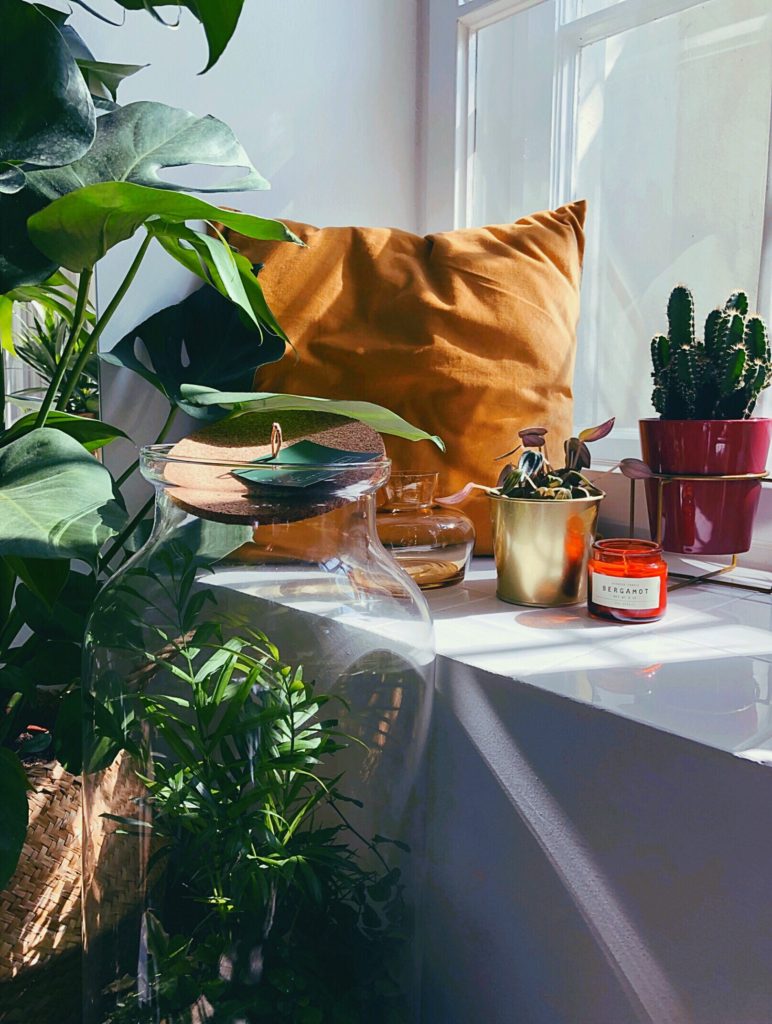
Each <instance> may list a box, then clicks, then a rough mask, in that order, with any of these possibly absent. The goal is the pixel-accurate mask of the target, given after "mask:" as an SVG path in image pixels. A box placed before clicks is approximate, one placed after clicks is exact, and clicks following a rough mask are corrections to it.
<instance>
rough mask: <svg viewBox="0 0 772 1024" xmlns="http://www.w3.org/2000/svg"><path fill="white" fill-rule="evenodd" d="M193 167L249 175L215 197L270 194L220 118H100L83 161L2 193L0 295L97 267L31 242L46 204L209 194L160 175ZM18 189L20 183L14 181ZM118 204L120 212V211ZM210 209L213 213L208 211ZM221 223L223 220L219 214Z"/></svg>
mask: <svg viewBox="0 0 772 1024" xmlns="http://www.w3.org/2000/svg"><path fill="white" fill-rule="evenodd" d="M2 2H3V0H0V3H2ZM190 164H205V165H207V166H217V167H239V168H246V170H247V173H246V174H245V175H241V176H240V177H239V178H238V179H236V180H231V181H230V182H226V183H218V184H217V185H216V186H212V189H214V190H216V191H218V192H222V191H232V190H235V189H237V190H239V191H242V190H245V189H262V188H267V187H268V183H267V182H266V181H265V179H264V178H262V177H261V176H260V174H258V172H257V171H256V170H255V168H254V167H253V166H252V164H251V162H250V160H249V157H248V156H247V154H246V152H245V151H244V149H243V148H242V147H241V145H240V144H239V143H238V141H237V140H236V137H235V136H234V134H233V132H232V131H231V130H230V128H228V126H227V125H225V124H223V122H222V121H218V120H217V118H215V117H196V116H195V115H194V114H191V113H189V112H188V111H186V110H177V109H176V108H174V107H168V106H166V105H165V104H163V103H150V102H142V103H131V104H129V105H128V106H126V107H120V108H118V109H116V110H115V111H113V112H112V113H108V114H103V115H102V117H100V118H99V122H98V126H97V134H96V139H95V141H94V145H93V146H92V147H91V149H90V150H89V152H88V153H87V154H86V155H85V156H84V157H83V159H81V160H76V161H75V162H73V163H72V164H70V165H69V166H66V167H58V168H54V169H50V170H33V171H29V172H27V173H26V174H25V183H24V184H25V187H24V188H22V189H18V190H16V191H15V192H14V193H13V194H7V193H6V194H3V192H2V190H1V189H0V292H7V291H10V290H11V289H12V288H16V287H18V286H19V285H26V284H39V283H40V282H41V281H44V280H45V279H46V278H47V277H50V275H51V274H52V273H53V271H54V270H55V269H56V268H57V267H58V266H69V267H70V269H76V270H81V269H83V267H84V266H93V263H88V262H86V263H82V264H80V265H78V266H71V265H70V264H68V263H66V261H65V260H59V259H58V257H51V256H50V254H46V253H45V251H44V252H41V251H40V247H38V243H36V242H35V240H34V239H31V238H30V236H29V235H28V232H27V222H28V219H29V218H30V217H31V216H33V215H34V214H36V213H38V212H40V211H42V210H44V209H46V207H47V206H48V205H49V203H51V202H52V201H55V200H59V199H61V198H62V197H65V196H67V195H68V193H72V192H73V191H74V190H81V189H82V188H83V186H92V187H94V186H96V185H98V184H101V183H104V184H105V185H116V186H117V188H118V189H120V187H121V186H126V187H128V183H129V182H130V183H131V184H132V185H135V186H137V187H139V186H149V187H150V186H152V187H154V188H156V189H157V190H159V191H160V190H164V191H166V190H168V192H169V193H170V194H171V193H175V192H186V191H194V190H195V191H207V189H206V188H203V189H198V188H195V187H194V186H192V185H183V184H181V183H174V182H171V181H167V180H166V179H165V178H162V177H161V175H160V172H161V171H162V170H163V169H164V168H167V167H181V166H183V165H190ZM12 171H13V168H8V177H7V182H8V184H9V186H10V187H11V188H14V187H15V184H14V182H15V178H14V174H13V173H12ZM15 183H16V184H18V182H17V181H16V182H15ZM104 195H106V193H105V194H103V197H104ZM127 195H128V193H127V192H124V196H123V198H124V199H126V196H127ZM105 201H107V200H106V199H105ZM126 201H128V199H126ZM80 202H84V207H83V211H82V210H81V208H80V207H79V205H78V204H79V203H80ZM121 203H122V200H121V199H116V195H115V193H113V194H111V196H110V200H109V204H110V209H109V210H105V211H104V213H105V217H106V218H107V219H115V220H118V219H122V215H123V214H124V213H125V212H126V210H125V208H121ZM116 204H117V206H118V207H119V209H118V210H116V209H115V207H116ZM212 209H213V208H212V207H209V208H208V211H211V210H212ZM68 210H69V211H70V212H71V213H72V214H73V218H74V220H77V217H78V215H79V214H80V213H81V212H85V200H78V201H76V203H75V204H74V205H73V206H72V207H68ZM135 212H136V211H135ZM155 212H158V211H148V214H147V215H148V216H153V215H154V213H155ZM187 216H190V217H200V218H205V219H206V218H209V217H210V216H211V212H201V211H199V212H198V213H191V214H188V215H187ZM216 218H217V219H218V220H220V221H224V220H225V217H224V216H223V215H221V214H220V213H219V212H218V213H217V214H216ZM180 219H184V218H177V220H178V221H179V220H180ZM74 220H73V221H71V224H70V227H71V229H75V228H77V227H78V225H77V224H75V223H74ZM141 222H142V220H140V221H138V222H136V223H135V224H134V226H133V227H132V229H131V230H130V231H129V233H128V234H126V235H123V236H122V237H128V236H129V234H131V233H132V232H133V231H135V230H136V228H137V227H138V226H139V223H141ZM83 231H84V234H85V235H87V236H88V235H89V232H90V225H89V224H86V225H85V226H84V228H83ZM116 240H118V241H119V240H120V239H116ZM111 244H115V243H114V242H112V243H111ZM106 248H109V246H106ZM106 248H105V249H103V250H101V251H99V253H98V255H96V256H94V257H93V260H94V262H96V260H97V259H99V258H100V256H101V255H103V254H104V251H106ZM76 262H77V261H76Z"/></svg>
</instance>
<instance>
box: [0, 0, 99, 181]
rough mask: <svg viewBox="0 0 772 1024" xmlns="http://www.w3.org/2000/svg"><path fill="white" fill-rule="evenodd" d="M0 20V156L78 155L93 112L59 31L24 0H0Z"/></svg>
mask: <svg viewBox="0 0 772 1024" xmlns="http://www.w3.org/2000/svg"><path fill="white" fill-rule="evenodd" d="M0 25H2V32H1V33H0V95H2V97H3V116H2V118H0V160H3V161H14V162H19V163H24V164H25V165H26V164H30V165H33V166H38V167H55V166H58V165H61V164H66V163H69V162H70V161H72V160H77V159H78V158H79V157H81V156H82V155H83V154H84V153H85V152H86V150H87V149H88V148H89V146H90V145H91V143H92V142H93V139H94V133H95V131H96V112H95V110H94V104H93V103H92V101H91V97H90V95H89V91H88V86H87V85H86V82H85V81H84V79H83V75H82V74H81V73H80V70H79V69H78V65H77V64H76V63H75V60H74V59H73V56H72V54H71V53H70V50H69V48H68V46H67V44H66V42H65V41H64V39H63V38H62V36H61V33H60V32H59V30H58V28H57V27H56V25H55V24H54V23H53V21H52V20H51V19H49V18H48V17H46V15H45V14H44V13H43V12H42V10H40V9H38V8H37V7H35V6H34V5H33V4H29V3H25V2H24V0H0Z"/></svg>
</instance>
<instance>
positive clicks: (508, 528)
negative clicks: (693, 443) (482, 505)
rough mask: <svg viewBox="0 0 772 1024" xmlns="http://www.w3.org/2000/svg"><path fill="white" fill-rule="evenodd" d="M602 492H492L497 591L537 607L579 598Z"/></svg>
mask: <svg viewBox="0 0 772 1024" xmlns="http://www.w3.org/2000/svg"><path fill="white" fill-rule="evenodd" d="M604 497H605V495H603V494H599V495H597V496H596V497H593V498H571V499H569V500H566V501H539V500H538V499H535V498H499V497H494V496H493V495H491V496H490V502H491V520H492V522H493V553H494V556H495V558H496V575H497V586H496V594H497V596H498V597H499V598H501V600H502V601H509V602H510V603H511V604H528V605H535V606H536V607H539V608H552V607H555V606H558V605H564V604H578V603H579V602H580V601H583V600H584V598H585V592H586V588H587V560H588V558H589V555H590V549H591V547H592V543H593V540H594V539H595V527H596V524H597V522H598V506H599V505H600V503H601V500H602V499H603V498H604Z"/></svg>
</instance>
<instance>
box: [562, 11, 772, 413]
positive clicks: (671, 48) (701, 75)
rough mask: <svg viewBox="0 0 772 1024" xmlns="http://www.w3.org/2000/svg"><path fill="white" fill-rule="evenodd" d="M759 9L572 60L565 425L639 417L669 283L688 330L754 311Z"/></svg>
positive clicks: (760, 146)
mask: <svg viewBox="0 0 772 1024" xmlns="http://www.w3.org/2000/svg"><path fill="white" fill-rule="evenodd" d="M771 40H772V12H771V11H770V2H769V0H711V2H709V3H703V4H699V5H698V6H696V7H694V8H691V9H690V10H688V11H685V12H682V13H680V14H674V15H671V16H669V17H666V18H661V19H659V20H657V21H653V22H651V23H649V24H647V25H642V26H640V27H638V28H634V29H631V30H629V31H627V32H624V33H621V34H619V35H616V36H613V37H611V38H609V39H605V40H602V41H600V42H597V43H593V44H591V45H587V46H586V47H584V49H583V50H582V51H581V63H580V72H579V92H578V106H577V115H576V125H575V140H576V144H575V154H574V192H575V195H576V196H585V197H586V198H587V199H588V200H589V219H588V225H587V250H586V256H585V273H584V285H583V296H582V322H581V328H580V342H579V358H578V365H577V373H576V384H575V391H576V399H577V401H576V420H577V422H578V423H590V422H594V421H595V420H597V419H600V418H604V417H605V416H607V415H609V414H611V413H616V415H617V417H618V423H619V426H620V427H621V428H622V429H624V428H628V429H629V430H631V431H633V432H635V428H636V424H637V420H638V418H639V417H641V416H648V415H652V409H651V406H650V401H649V397H650V388H649V386H648V374H649V340H650V338H651V336H652V334H654V333H655V331H658V330H660V329H662V328H663V327H665V326H666V322H665V304H666V301H667V297H668V294H669V292H670V289H671V288H672V287H673V285H674V284H676V283H678V282H684V283H686V284H688V285H689V286H690V287H691V288H692V289H693V291H694V293H695V298H696V303H697V321H698V328H700V327H701V322H704V318H705V316H706V315H707V313H708V311H709V310H710V309H711V308H712V306H715V305H716V304H717V303H718V302H719V301H721V302H723V300H724V299H725V298H726V297H727V296H728V295H729V294H730V292H731V291H732V290H733V289H735V288H737V287H738V286H742V287H744V288H746V289H747V290H748V292H749V295H750V299H751V303H755V302H756V300H757V286H758V278H759V268H760V260H761V246H762V237H763V228H764V209H765V200H766V187H767V186H766V182H767V163H768V153H769V132H770V95H772V60H771V59H770V46H771V45H772V43H771Z"/></svg>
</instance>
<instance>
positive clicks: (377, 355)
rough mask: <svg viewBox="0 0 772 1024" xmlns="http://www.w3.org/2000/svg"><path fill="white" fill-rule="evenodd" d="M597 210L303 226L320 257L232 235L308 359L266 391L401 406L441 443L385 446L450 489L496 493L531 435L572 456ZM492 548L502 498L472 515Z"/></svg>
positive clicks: (263, 379) (400, 464)
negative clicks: (588, 249)
mask: <svg viewBox="0 0 772 1024" xmlns="http://www.w3.org/2000/svg"><path fill="white" fill-rule="evenodd" d="M584 217H585V203H584V201H581V202H575V203H571V204H570V205H568V206H562V207H560V208H559V209H557V210H553V211H545V212H543V213H536V214H533V216H530V217H523V218H522V219H521V220H518V221H516V222H515V223H513V224H499V225H493V226H490V227H483V228H467V229H463V230H459V231H448V232H443V233H441V234H435V235H427V236H426V237H420V236H418V235H413V234H410V233H409V232H407V231H398V230H394V229H389V228H357V227H346V228H316V227H311V226H309V225H306V224H297V223H292V222H288V223H289V227H290V228H291V229H292V230H293V231H295V232H296V233H297V234H298V235H299V236H300V237H301V238H302V239H303V241H304V242H305V243H306V245H307V248H305V249H303V248H299V247H297V246H292V245H286V244H278V243H265V242H255V241H252V240H250V239H247V238H244V237H243V236H240V235H236V234H233V233H231V234H229V236H228V238H229V241H230V242H231V244H232V245H234V246H235V247H236V248H237V249H238V250H239V251H241V252H242V253H243V254H244V255H245V256H247V257H248V258H249V259H250V260H251V261H252V262H253V263H262V264H263V265H264V267H263V270H262V271H261V273H260V280H261V282H262V284H263V287H264V289H265V292H266V297H267V299H268V302H269V304H270V306H271V308H272V309H273V311H274V313H275V314H276V316H277V318H278V320H279V323H281V325H282V327H283V328H284V330H285V331H286V333H287V335H288V337H289V338H290V339H291V341H292V343H293V345H294V347H295V349H296V352H297V358H296V357H295V356H293V354H292V353H291V352H288V353H287V355H286V356H285V358H284V359H282V360H281V361H280V362H278V363H274V364H272V365H269V366H265V367H262V368H261V369H260V370H259V371H258V373H257V375H256V377H255V382H254V386H255V389H256V390H259V391H280V392H287V393H293V394H301V395H318V396H321V397H323V398H348V399H359V400H364V401H370V402H378V403H379V404H381V405H385V406H388V407H389V408H390V409H393V410H394V411H395V412H397V413H399V414H400V415H401V416H404V417H405V418H406V419H407V420H410V422H412V423H415V424H417V425H418V426H420V427H422V428H423V429H424V430H428V431H429V432H430V433H433V434H439V435H440V436H441V437H442V438H443V439H444V441H445V444H446V445H447V453H446V454H445V455H444V456H443V454H442V453H441V452H440V451H438V450H437V449H436V448H435V447H434V445H432V444H429V443H428V442H420V443H417V444H415V443H411V442H409V441H402V440H399V439H395V438H386V445H387V450H388V454H389V455H390V456H391V458H392V459H393V460H394V464H395V468H399V469H413V470H422V471H425V470H438V471H439V473H440V493H445V494H448V493H450V492H452V491H456V490H458V489H460V488H461V487H463V485H464V484H466V483H467V482H468V481H470V480H474V481H476V482H478V483H484V484H494V483H495V481H496V478H497V476H498V472H499V469H500V468H501V463H496V462H494V457H495V456H497V455H500V454H502V453H503V452H506V451H508V450H509V449H511V448H513V447H514V446H515V443H516V441H517V431H518V430H519V429H521V428H522V427H526V426H543V427H547V428H548V430H549V432H550V439H549V440H550V444H549V453H550V455H551V456H552V457H553V458H554V459H556V460H557V459H558V458H559V457H560V455H561V453H562V449H561V446H562V443H563V440H564V439H565V438H566V437H568V436H569V435H570V433H571V429H572V425H573V424H572V406H573V399H572V381H573V374H574V356H575V349H576V323H577V319H578V316H579V286H580V278H581V267H582V257H583V253H584V230H583V227H584ZM467 511H468V512H469V514H470V515H471V516H472V518H473V519H474V521H475V526H476V527H477V536H478V543H477V549H476V550H477V552H478V553H489V552H490V551H491V537H490V519H489V513H488V508H487V499H485V498H484V496H483V497H480V498H479V499H476V500H475V501H473V502H470V504H469V505H468V506H467Z"/></svg>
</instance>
